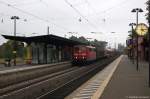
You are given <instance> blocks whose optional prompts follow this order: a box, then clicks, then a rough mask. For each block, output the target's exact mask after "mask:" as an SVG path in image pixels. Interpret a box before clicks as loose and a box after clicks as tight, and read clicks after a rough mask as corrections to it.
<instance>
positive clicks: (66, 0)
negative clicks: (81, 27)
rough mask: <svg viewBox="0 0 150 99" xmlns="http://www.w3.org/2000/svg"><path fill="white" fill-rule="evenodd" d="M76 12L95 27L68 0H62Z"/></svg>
mask: <svg viewBox="0 0 150 99" xmlns="http://www.w3.org/2000/svg"><path fill="white" fill-rule="evenodd" d="M64 1H65V2H66V3H67V4H68V5H69V6H70V7H71V8H72V9H73V10H74V11H75V12H76V13H78V14H79V15H80V16H81V17H82V18H83V19H84V20H86V21H87V22H88V23H89V24H90V25H91V26H92V27H94V28H96V26H95V25H94V24H93V23H91V22H90V21H89V20H88V19H87V18H86V17H85V16H84V15H82V13H81V12H80V11H78V9H76V8H75V7H74V6H73V5H72V4H71V3H70V2H68V0H64ZM96 29H97V28H96Z"/></svg>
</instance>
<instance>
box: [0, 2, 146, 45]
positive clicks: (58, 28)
mask: <svg viewBox="0 0 150 99" xmlns="http://www.w3.org/2000/svg"><path fill="white" fill-rule="evenodd" d="M146 1H147V0H0V34H5V35H13V20H11V19H10V17H11V16H14V15H16V16H19V17H20V19H19V20H17V35H18V36H36V35H46V34H47V26H49V27H50V33H51V34H54V35H58V36H62V37H64V36H66V37H67V38H68V37H70V36H71V35H74V36H78V37H79V36H85V37H86V38H92V39H97V40H102V41H107V42H108V43H109V45H111V46H112V47H114V45H115V44H114V43H115V42H116V43H117V44H118V43H123V44H125V40H126V38H127V35H128V31H129V30H130V27H129V26H128V25H129V23H131V22H136V17H135V16H136V15H135V13H131V10H132V9H133V8H137V7H138V8H142V9H143V10H144V12H143V13H140V14H139V23H140V22H142V23H146V20H145V13H146V4H145V2H146ZM79 20H80V21H79ZM68 32H77V33H73V34H69V33H68ZM91 32H96V33H91ZM111 32H115V33H111ZM4 42H6V40H5V39H4V38H3V37H2V36H0V44H2V43H4Z"/></svg>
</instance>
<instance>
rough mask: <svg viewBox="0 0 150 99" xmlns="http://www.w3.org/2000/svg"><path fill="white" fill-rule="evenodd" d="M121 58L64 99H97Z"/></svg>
mask: <svg viewBox="0 0 150 99" xmlns="http://www.w3.org/2000/svg"><path fill="white" fill-rule="evenodd" d="M122 57H123V56H120V57H119V58H117V59H116V60H114V61H113V62H112V63H111V64H109V65H108V66H106V67H105V68H104V69H103V70H102V71H100V72H99V73H97V74H96V75H95V76H94V77H92V78H91V79H90V80H88V81H87V82H86V83H84V84H83V85H81V86H80V87H79V88H78V89H76V90H75V91H74V92H73V93H71V94H70V95H69V96H67V97H65V99H98V98H99V96H100V95H101V94H102V92H103V90H104V88H105V87H106V85H107V84H108V82H109V80H110V78H111V77H112V75H113V73H114V71H115V70H116V68H117V66H118V64H119V62H120V60H121V59H122Z"/></svg>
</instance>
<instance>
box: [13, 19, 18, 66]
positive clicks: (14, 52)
mask: <svg viewBox="0 0 150 99" xmlns="http://www.w3.org/2000/svg"><path fill="white" fill-rule="evenodd" d="M11 19H12V20H14V36H16V20H18V19H19V17H18V16H12V17H11ZM13 54H14V66H16V40H15V39H14V51H13Z"/></svg>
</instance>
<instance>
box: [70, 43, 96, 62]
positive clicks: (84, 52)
mask: <svg viewBox="0 0 150 99" xmlns="http://www.w3.org/2000/svg"><path fill="white" fill-rule="evenodd" d="M92 60H96V52H95V47H92V46H85V45H77V46H74V51H73V61H72V62H73V64H83V63H87V62H89V61H92Z"/></svg>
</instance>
